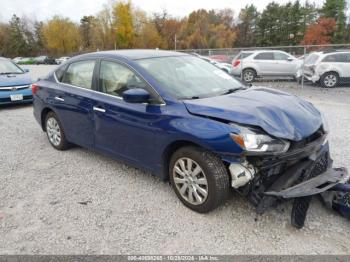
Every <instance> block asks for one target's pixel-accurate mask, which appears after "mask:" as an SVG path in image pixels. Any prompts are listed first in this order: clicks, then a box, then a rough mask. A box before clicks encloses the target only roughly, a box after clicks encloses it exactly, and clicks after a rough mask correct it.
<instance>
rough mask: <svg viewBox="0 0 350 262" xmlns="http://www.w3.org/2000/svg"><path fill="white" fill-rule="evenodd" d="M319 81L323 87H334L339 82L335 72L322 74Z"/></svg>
mask: <svg viewBox="0 0 350 262" xmlns="http://www.w3.org/2000/svg"><path fill="white" fill-rule="evenodd" d="M320 83H321V85H322V87H324V88H333V87H336V86H337V85H338V83H339V75H338V73H336V72H328V73H325V74H323V75H322V77H321V79H320Z"/></svg>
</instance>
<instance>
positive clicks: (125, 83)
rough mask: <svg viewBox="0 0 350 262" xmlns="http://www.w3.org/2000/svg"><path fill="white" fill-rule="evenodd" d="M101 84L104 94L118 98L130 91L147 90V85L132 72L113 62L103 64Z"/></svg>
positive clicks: (103, 62)
mask: <svg viewBox="0 0 350 262" xmlns="http://www.w3.org/2000/svg"><path fill="white" fill-rule="evenodd" d="M99 82H100V88H102V92H104V93H106V94H109V95H114V96H118V97H121V96H122V94H123V92H124V91H126V90H128V89H132V88H142V89H147V84H146V83H145V82H144V81H143V80H142V79H140V78H139V77H138V76H137V75H136V74H135V73H134V72H133V71H132V70H130V69H129V68H127V67H125V66H123V65H120V64H118V63H116V62H111V61H102V62H101V67H100V79H99Z"/></svg>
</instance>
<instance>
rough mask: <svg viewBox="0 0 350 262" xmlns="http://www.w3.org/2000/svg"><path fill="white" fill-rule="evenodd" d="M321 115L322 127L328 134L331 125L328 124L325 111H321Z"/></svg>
mask: <svg viewBox="0 0 350 262" xmlns="http://www.w3.org/2000/svg"><path fill="white" fill-rule="evenodd" d="M321 117H322V129H323V131H324V132H325V133H326V134H328V133H329V125H328V121H327V118H326V117H325V115H324V114H323V113H321Z"/></svg>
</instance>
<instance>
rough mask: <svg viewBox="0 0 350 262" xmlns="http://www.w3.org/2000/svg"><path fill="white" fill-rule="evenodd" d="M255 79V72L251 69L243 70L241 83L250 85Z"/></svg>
mask: <svg viewBox="0 0 350 262" xmlns="http://www.w3.org/2000/svg"><path fill="white" fill-rule="evenodd" d="M255 78H256V72H255V71H254V70H253V69H244V70H243V81H244V82H246V83H252V82H253V81H254V80H255Z"/></svg>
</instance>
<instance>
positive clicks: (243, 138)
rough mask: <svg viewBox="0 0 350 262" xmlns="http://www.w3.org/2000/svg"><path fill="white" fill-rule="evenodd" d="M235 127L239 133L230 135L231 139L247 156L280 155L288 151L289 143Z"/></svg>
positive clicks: (251, 130)
mask: <svg viewBox="0 0 350 262" xmlns="http://www.w3.org/2000/svg"><path fill="white" fill-rule="evenodd" d="M232 125H233V126H235V127H237V128H238V129H239V130H240V131H241V133H240V134H233V133H231V134H230V135H231V138H232V139H233V140H234V141H235V142H236V143H237V144H238V145H239V146H240V147H241V148H242V149H244V150H245V151H246V152H247V153H248V154H282V153H285V152H287V151H288V149H289V146H290V142H288V141H285V140H282V139H279V138H274V137H271V136H269V135H267V134H263V133H262V132H259V130H253V129H249V128H246V127H241V126H237V125H234V124H232Z"/></svg>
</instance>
